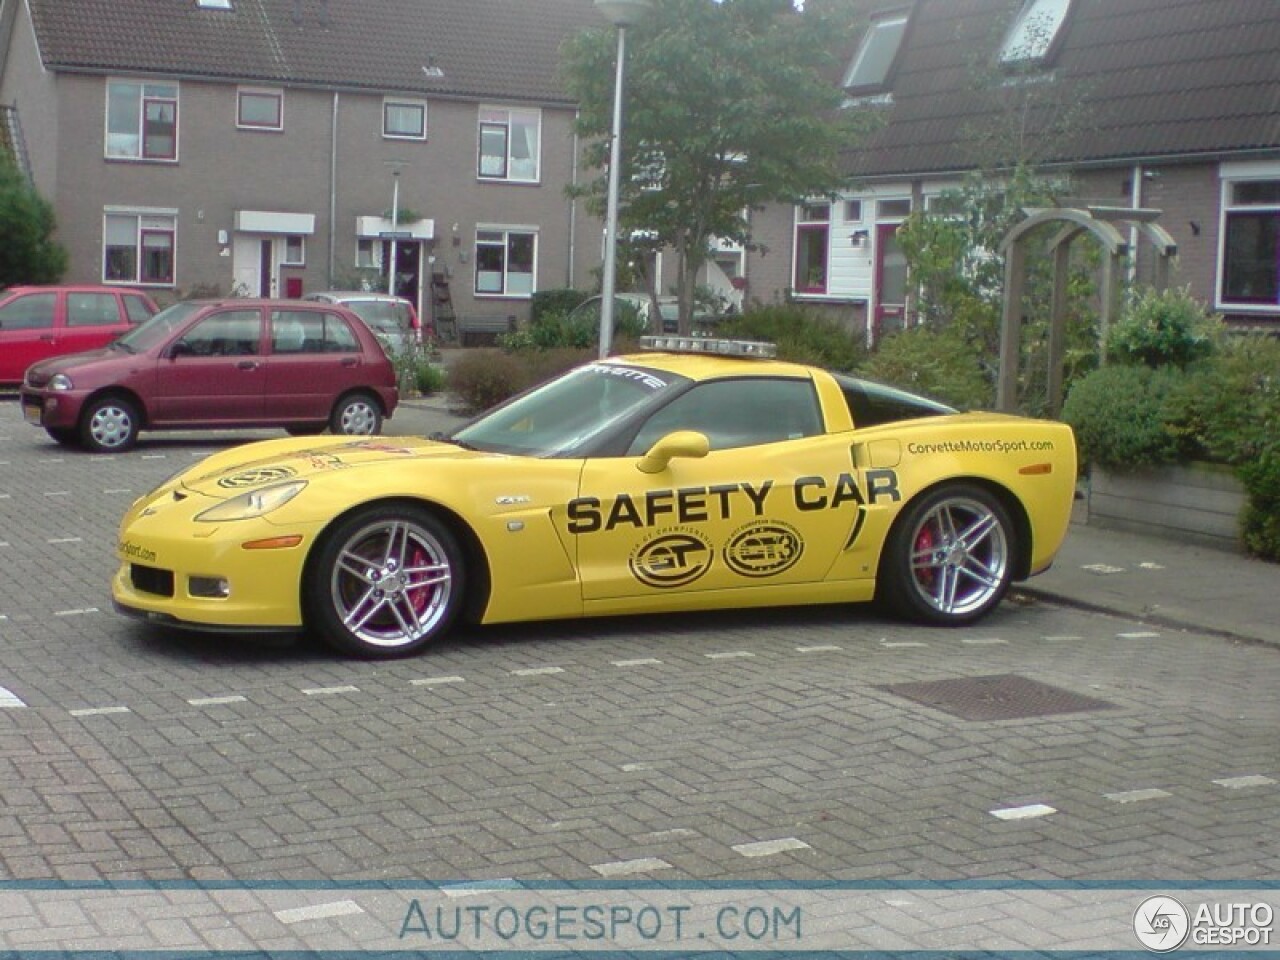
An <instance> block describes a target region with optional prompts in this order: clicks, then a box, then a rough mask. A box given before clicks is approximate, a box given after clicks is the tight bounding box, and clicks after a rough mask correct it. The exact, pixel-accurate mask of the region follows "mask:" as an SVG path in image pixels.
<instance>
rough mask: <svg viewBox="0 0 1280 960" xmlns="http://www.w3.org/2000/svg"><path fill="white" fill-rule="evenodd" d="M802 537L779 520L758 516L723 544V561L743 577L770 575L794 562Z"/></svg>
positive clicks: (792, 564) (791, 565) (801, 547)
mask: <svg viewBox="0 0 1280 960" xmlns="http://www.w3.org/2000/svg"><path fill="white" fill-rule="evenodd" d="M802 553H804V541H803V540H801V539H800V533H799V531H798V530H796V528H795V527H793V526H791V525H790V524H788V523H782V522H781V521H780V520H758V521H755V522H754V523H749V524H747V525H746V526H745V527H742V528H740V529H739V530H738V531H737V532H736V533H735V534H734V535H733V536H732V537H731V538H730V539H729V542H728V543H727V544H726V545H725V548H724V562H725V563H726V564H728V565H729V569H730V570H732V571H733V572H734V573H739V574H741V575H742V576H744V577H772V576H774V575H775V574H779V573H782V572H783V571H784V570H789V569H791V568H792V567H793V566H795V564H796V561H798V560H799V559H800V555H801V554H802Z"/></svg>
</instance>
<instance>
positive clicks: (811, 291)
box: [791, 199, 832, 299]
mask: <svg viewBox="0 0 1280 960" xmlns="http://www.w3.org/2000/svg"><path fill="white" fill-rule="evenodd" d="M831 208H832V204H831V201H830V200H825V199H824V200H812V201H810V202H808V203H803V204H801V205H800V206H798V207H796V208H795V221H794V223H793V225H792V228H791V237H792V240H791V249H792V254H791V290H792V292H793V295H794V296H795V297H796V298H797V299H804V298H807V297H825V296H827V295H828V293H829V292H830V290H831V215H832V209H831ZM819 232H821V233H822V235H823V253H822V283H821V284H816V283H814V284H805V285H804V286H801V285H800V284H799V283H798V282H797V281H798V279H799V277H798V276H797V275H798V273H799V271H800V255H801V242H800V238H801V236H802V235H803V234H817V233H819Z"/></svg>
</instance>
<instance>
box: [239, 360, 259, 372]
mask: <svg viewBox="0 0 1280 960" xmlns="http://www.w3.org/2000/svg"><path fill="white" fill-rule="evenodd" d="M236 369H237V370H257V369H258V361H257V360H241V361H240V362H239V363H237V364H236Z"/></svg>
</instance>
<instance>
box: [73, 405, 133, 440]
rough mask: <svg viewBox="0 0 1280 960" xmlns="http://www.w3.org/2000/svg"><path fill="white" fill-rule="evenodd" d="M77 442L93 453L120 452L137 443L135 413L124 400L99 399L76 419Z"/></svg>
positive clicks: (131, 406)
mask: <svg viewBox="0 0 1280 960" xmlns="http://www.w3.org/2000/svg"><path fill="white" fill-rule="evenodd" d="M80 439H81V440H82V441H83V442H84V445H85V446H86V447H88V448H89V449H90V450H92V451H94V452H95V453H120V452H121V451H124V450H128V449H129V448H130V447H132V446H133V445H134V444H135V443H136V442H137V440H138V410H137V407H135V406H134V405H133V403H132V402H130V401H128V400H126V399H125V398H124V397H110V396H108V397H101V398H99V399H97V400H94V401H93V402H92V403H91V404H89V405H88V407H87V408H86V409H85V411H84V414H83V416H82V417H81V418H80Z"/></svg>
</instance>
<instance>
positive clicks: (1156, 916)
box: [1133, 896, 1191, 953]
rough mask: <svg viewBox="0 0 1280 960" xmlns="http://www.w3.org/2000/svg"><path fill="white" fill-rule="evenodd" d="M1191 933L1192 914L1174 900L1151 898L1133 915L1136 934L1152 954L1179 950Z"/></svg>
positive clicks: (1163, 897) (1143, 902)
mask: <svg viewBox="0 0 1280 960" xmlns="http://www.w3.org/2000/svg"><path fill="white" fill-rule="evenodd" d="M1190 930H1191V914H1189V913H1187V908H1186V907H1184V906H1183V905H1182V904H1181V903H1179V902H1178V901H1177V900H1175V899H1174V898H1173V897H1165V896H1158V897H1147V899H1145V900H1143V901H1142V903H1140V904H1138V909H1137V910H1136V911H1134V914H1133V932H1134V933H1135V934H1137V936H1138V942H1139V943H1141V944H1142V945H1143V946H1144V947H1146V948H1147V949H1148V950H1150V951H1151V952H1152V953H1168V952H1169V951H1170V950H1177V949H1178V948H1179V947H1180V946H1182V944H1183V942H1185V941H1186V939H1187V933H1188V932H1189V931H1190Z"/></svg>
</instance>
